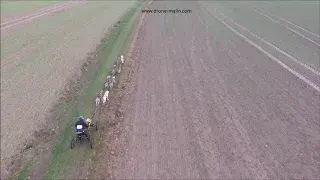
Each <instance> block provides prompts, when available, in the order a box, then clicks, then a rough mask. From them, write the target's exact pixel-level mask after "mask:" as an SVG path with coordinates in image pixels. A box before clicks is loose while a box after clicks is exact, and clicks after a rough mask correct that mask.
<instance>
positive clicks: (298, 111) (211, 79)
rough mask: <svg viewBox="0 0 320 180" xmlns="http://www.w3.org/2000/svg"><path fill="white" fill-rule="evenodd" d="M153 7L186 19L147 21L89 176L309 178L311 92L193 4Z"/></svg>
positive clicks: (312, 173) (312, 163)
mask: <svg viewBox="0 0 320 180" xmlns="http://www.w3.org/2000/svg"><path fill="white" fill-rule="evenodd" d="M214 7H215V6H213V5H212V7H211V8H212V9H214ZM154 8H156V9H167V8H170V9H175V8H177V9H192V13H191V14H147V15H145V18H144V20H143V22H142V25H141V27H140V28H139V32H138V35H137V40H136V42H135V44H134V48H133V51H132V54H131V57H130V58H127V60H126V62H125V63H126V65H125V67H124V72H123V73H124V74H123V75H122V77H121V78H122V82H123V83H121V85H120V87H118V89H119V91H117V92H116V93H117V94H116V96H115V97H114V98H113V99H112V102H111V103H110V104H109V105H108V106H107V107H106V109H105V110H104V113H103V114H101V120H103V122H104V125H103V128H104V129H103V130H104V132H105V133H102V134H101V139H103V140H102V141H100V142H101V144H100V146H99V152H98V151H97V152H95V153H96V157H95V165H94V168H93V169H92V171H91V173H92V176H91V177H95V178H115V179H178V178H179V179H200V178H201V179H237V178H240V179H289V178H294V179H301V178H308V179H315V178H317V176H318V175H319V168H318V164H319V153H318V152H317V149H319V145H318V144H319V137H320V136H319V123H318V120H317V119H318V117H319V116H318V115H317V114H318V108H319V101H318V100H317V98H315V97H318V95H319V94H318V93H317V92H315V90H314V89H312V88H310V87H306V85H305V84H304V82H303V81H300V80H299V79H297V78H296V77H295V76H294V75H292V74H290V73H288V72H287V71H286V70H285V69H283V68H281V67H280V66H279V65H278V64H277V63H275V62H274V61H271V60H270V59H269V58H268V57H266V56H265V55H264V54H263V53H261V52H260V51H257V50H255V49H254V48H253V47H252V46H251V45H249V44H248V43H246V42H245V41H243V40H242V39H241V38H239V37H238V36H236V35H235V34H234V33H232V32H231V31H229V30H228V29H227V28H226V27H225V26H223V25H222V24H221V23H220V22H219V21H217V20H216V19H214V18H213V17H212V16H209V15H208V14H207V13H205V12H204V11H203V10H202V8H201V7H200V6H199V3H198V2H194V1H193V2H192V1H190V2H189V1H188V2H186V1H184V2H183V3H181V2H178V1H155V2H154V3H153V4H152V5H151V6H150V9H154ZM248 18H249V17H248ZM121 89H123V90H121ZM116 112H118V114H120V116H119V117H117V116H116ZM100 132H101V131H100ZM110 167H111V169H110ZM107 170H108V171H107Z"/></svg>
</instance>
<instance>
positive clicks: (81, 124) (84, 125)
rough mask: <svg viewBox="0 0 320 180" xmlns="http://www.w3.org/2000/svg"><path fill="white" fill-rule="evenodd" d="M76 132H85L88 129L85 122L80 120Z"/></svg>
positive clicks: (76, 125)
mask: <svg viewBox="0 0 320 180" xmlns="http://www.w3.org/2000/svg"><path fill="white" fill-rule="evenodd" d="M75 127H76V132H83V131H84V129H85V128H88V124H87V123H86V122H85V121H83V120H78V121H77V122H76V124H75Z"/></svg>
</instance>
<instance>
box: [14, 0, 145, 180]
mask: <svg viewBox="0 0 320 180" xmlns="http://www.w3.org/2000/svg"><path fill="white" fill-rule="evenodd" d="M143 4H145V3H144V2H142V1H138V2H136V3H135V4H134V5H133V7H131V8H129V9H128V11H127V12H125V14H124V15H123V16H122V17H121V18H120V19H119V21H117V22H116V23H115V24H114V26H113V27H111V28H110V30H109V32H108V34H107V35H106V37H105V38H103V39H102V40H101V44H100V45H99V46H98V47H97V49H96V50H95V52H94V53H91V54H90V56H89V58H88V61H87V62H86V63H85V64H84V65H83V67H82V68H81V75H79V74H75V75H74V77H73V78H71V79H70V83H69V86H68V87H66V89H65V91H64V94H63V97H62V98H61V99H60V100H59V102H58V103H57V104H56V105H55V106H54V108H53V110H52V113H51V115H50V117H48V119H49V120H51V123H50V125H48V126H47V127H43V128H42V129H41V130H39V131H37V132H36V133H35V137H36V140H35V141H33V142H32V143H31V144H27V145H26V148H25V152H22V153H23V154H27V155H28V157H23V158H21V157H19V158H18V157H17V160H16V161H17V162H18V163H20V166H18V165H17V166H18V167H17V168H16V170H15V171H14V172H15V173H13V174H12V175H11V177H14V179H17V178H18V179H35V178H41V179H43V178H44V179H65V178H68V177H67V176H70V177H69V178H76V177H79V178H83V176H85V174H81V173H78V172H84V171H85V169H87V168H89V163H88V162H89V161H90V158H91V157H92V152H91V150H90V148H89V146H88V145H87V144H86V143H84V144H83V146H82V147H76V148H75V149H72V150H71V149H70V141H71V138H72V137H73V136H74V128H73V124H74V122H75V121H76V120H77V117H78V116H79V115H84V116H85V117H90V116H91V113H92V109H93V108H92V107H93V96H94V94H95V93H96V92H98V91H100V90H101V89H102V87H103V84H104V81H105V78H106V76H107V75H108V74H109V72H110V69H111V67H112V65H113V63H114V62H115V60H116V56H118V55H119V53H121V52H123V51H124V50H125V48H124V46H125V44H127V41H128V40H129V35H130V31H131V29H132V26H133V21H134V19H135V17H136V16H137V14H138V12H139V10H140V9H141V7H142V6H143ZM93 121H94V122H93V123H95V120H93ZM48 129H49V130H48ZM48 131H49V132H48ZM94 136H95V134H94V133H93V138H94ZM54 139H55V140H56V141H55V140H54ZM57 139H58V140H57ZM52 141H55V142H52ZM36 142H37V143H36ZM21 156H22V155H21ZM22 161H24V163H22ZM22 164H24V166H21V165H22ZM84 164H85V165H84ZM17 169H18V170H17ZM75 174H76V176H74V175H75Z"/></svg>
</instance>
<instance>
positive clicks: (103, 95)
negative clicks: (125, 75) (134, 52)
mask: <svg viewBox="0 0 320 180" xmlns="http://www.w3.org/2000/svg"><path fill="white" fill-rule="evenodd" d="M123 64H124V57H123V55H121V56H120V57H118V58H117V61H116V62H115V64H114V65H113V67H112V68H111V74H110V75H109V76H108V77H107V79H106V82H105V84H104V88H103V90H102V91H100V92H99V93H97V95H96V99H95V104H96V107H98V106H99V105H100V103H101V101H102V105H104V104H105V103H106V102H107V101H109V93H110V91H111V90H112V89H113V87H114V85H115V84H116V74H119V73H120V72H121V68H122V65H123Z"/></svg>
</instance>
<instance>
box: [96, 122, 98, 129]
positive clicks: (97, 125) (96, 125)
mask: <svg viewBox="0 0 320 180" xmlns="http://www.w3.org/2000/svg"><path fill="white" fill-rule="evenodd" d="M96 131H98V121H97V123H96Z"/></svg>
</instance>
